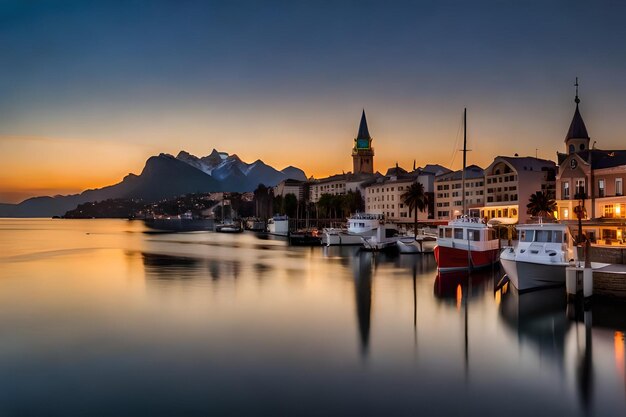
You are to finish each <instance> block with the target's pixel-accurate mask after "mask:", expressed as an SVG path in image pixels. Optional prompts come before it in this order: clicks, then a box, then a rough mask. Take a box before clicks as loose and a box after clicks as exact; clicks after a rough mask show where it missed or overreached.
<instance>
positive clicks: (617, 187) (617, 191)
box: [615, 178, 624, 195]
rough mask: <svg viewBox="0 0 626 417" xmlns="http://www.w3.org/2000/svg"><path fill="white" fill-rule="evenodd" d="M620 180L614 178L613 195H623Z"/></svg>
mask: <svg viewBox="0 0 626 417" xmlns="http://www.w3.org/2000/svg"><path fill="white" fill-rule="evenodd" d="M623 194H624V192H623V188H622V179H621V178H615V195H623Z"/></svg>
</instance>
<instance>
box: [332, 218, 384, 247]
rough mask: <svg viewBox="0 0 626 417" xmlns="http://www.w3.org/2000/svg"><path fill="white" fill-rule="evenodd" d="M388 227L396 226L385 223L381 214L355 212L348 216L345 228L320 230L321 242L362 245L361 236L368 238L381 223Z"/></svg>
mask: <svg viewBox="0 0 626 417" xmlns="http://www.w3.org/2000/svg"><path fill="white" fill-rule="evenodd" d="M381 224H383V225H385V227H386V228H388V229H395V228H396V226H395V225H393V224H390V223H385V221H384V217H383V215H382V214H371V213H356V214H354V215H352V216H351V217H349V218H348V221H347V228H335V227H332V228H325V229H323V230H322V244H323V245H326V246H334V245H341V246H346V245H357V246H361V245H363V239H362V238H369V237H372V236H374V235H375V234H376V229H377V228H378V227H379V226H380V225H381Z"/></svg>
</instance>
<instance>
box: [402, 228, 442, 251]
mask: <svg viewBox="0 0 626 417" xmlns="http://www.w3.org/2000/svg"><path fill="white" fill-rule="evenodd" d="M435 246H437V234H436V233H430V232H428V231H426V230H425V229H419V230H418V231H417V235H416V236H407V237H402V238H400V239H399V240H398V250H399V251H400V253H432V252H433V251H434V250H435Z"/></svg>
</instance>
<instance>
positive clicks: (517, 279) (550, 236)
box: [500, 219, 608, 292]
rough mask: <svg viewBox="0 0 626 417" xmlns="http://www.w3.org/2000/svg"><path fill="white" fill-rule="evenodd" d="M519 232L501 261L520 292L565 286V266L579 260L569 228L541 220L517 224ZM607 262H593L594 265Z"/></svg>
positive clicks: (594, 267) (602, 264) (594, 266)
mask: <svg viewBox="0 0 626 417" xmlns="http://www.w3.org/2000/svg"><path fill="white" fill-rule="evenodd" d="M517 231H518V233H519V242H518V243H517V245H516V246H515V247H509V248H505V249H504V250H502V253H501V254H500V263H501V264H502V267H503V268H504V271H505V272H506V274H507V275H508V277H509V280H510V282H511V284H513V286H514V287H515V288H516V289H517V290H518V291H519V292H524V291H531V290H536V289H540V288H548V287H557V286H562V285H565V273H566V268H567V267H568V266H573V265H576V263H577V262H578V256H577V251H576V247H575V246H574V244H573V241H572V239H571V238H570V235H569V227H568V226H567V225H565V224H562V223H556V222H544V221H543V219H539V221H538V222H536V223H528V224H521V225H519V226H517ZM607 265H608V264H605V263H599V262H592V263H591V268H592V269H598V268H602V267H605V266H607Z"/></svg>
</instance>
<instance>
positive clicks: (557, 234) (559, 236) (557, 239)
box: [552, 230, 563, 243]
mask: <svg viewBox="0 0 626 417" xmlns="http://www.w3.org/2000/svg"><path fill="white" fill-rule="evenodd" d="M552 241H553V242H554V243H562V242H563V232H561V231H560V230H556V231H554V232H553V234H552Z"/></svg>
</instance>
